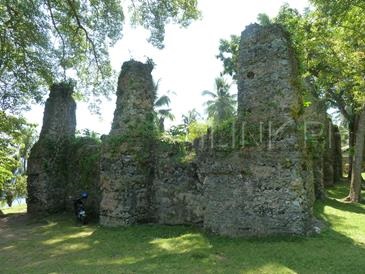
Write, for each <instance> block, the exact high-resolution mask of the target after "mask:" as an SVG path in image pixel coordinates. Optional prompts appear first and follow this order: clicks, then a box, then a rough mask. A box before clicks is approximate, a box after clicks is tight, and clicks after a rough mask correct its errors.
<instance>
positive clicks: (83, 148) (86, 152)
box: [66, 137, 101, 219]
mask: <svg viewBox="0 0 365 274" xmlns="http://www.w3.org/2000/svg"><path fill="white" fill-rule="evenodd" d="M100 149H101V144H100V142H99V141H97V140H95V139H92V138H89V137H77V138H75V139H74V140H73V142H72V143H71V144H70V146H69V149H68V150H69V154H68V161H67V175H68V178H67V185H66V210H67V211H69V212H73V210H74V208H73V199H76V198H79V197H80V194H81V193H82V192H84V191H86V192H87V193H88V194H89V196H88V199H87V200H86V202H85V209H86V212H87V214H88V216H89V217H91V218H95V219H96V218H98V217H99V206H100V199H101V192H100V186H99V183H100Z"/></svg>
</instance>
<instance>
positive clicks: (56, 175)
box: [27, 83, 76, 213]
mask: <svg viewBox="0 0 365 274" xmlns="http://www.w3.org/2000/svg"><path fill="white" fill-rule="evenodd" d="M72 93H73V88H72V86H71V84H68V83H60V84H55V85H53V86H52V87H51V89H50V95H49V98H48V100H47V101H46V105H45V110H44V117H43V126H42V131H41V133H40V137H39V140H38V142H37V143H36V144H35V145H34V146H33V148H32V150H31V153H30V157H29V161H28V171H27V173H28V199H27V204H28V212H29V213H42V212H57V211H60V210H63V209H64V207H65V203H66V198H65V197H66V191H65V189H66V188H65V186H66V184H67V164H66V163H67V161H68V158H67V156H68V155H67V153H68V145H69V143H70V142H71V140H72V138H73V136H74V134H75V127H76V116H75V111H76V103H75V101H74V99H73V98H72Z"/></svg>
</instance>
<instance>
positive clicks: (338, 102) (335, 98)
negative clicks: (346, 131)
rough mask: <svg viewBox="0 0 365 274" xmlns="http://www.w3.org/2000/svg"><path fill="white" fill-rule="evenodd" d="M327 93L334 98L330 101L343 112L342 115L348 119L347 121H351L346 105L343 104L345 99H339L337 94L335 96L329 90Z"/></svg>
mask: <svg viewBox="0 0 365 274" xmlns="http://www.w3.org/2000/svg"><path fill="white" fill-rule="evenodd" d="M327 92H328V93H329V94H330V95H331V97H332V98H333V99H330V100H329V101H330V102H332V103H333V104H335V105H336V106H337V107H338V109H339V110H340V111H341V113H342V115H343V116H344V117H345V118H346V120H347V121H350V120H351V115H350V114H349V113H348V111H347V110H346V109H345V103H344V102H343V99H342V98H341V97H339V96H338V95H337V94H335V93H334V92H333V91H332V90H328V91H327Z"/></svg>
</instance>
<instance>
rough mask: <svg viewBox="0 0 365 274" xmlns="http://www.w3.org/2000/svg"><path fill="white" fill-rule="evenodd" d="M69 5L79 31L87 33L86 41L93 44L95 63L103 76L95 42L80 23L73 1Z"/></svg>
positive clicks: (69, 1)
mask: <svg viewBox="0 0 365 274" xmlns="http://www.w3.org/2000/svg"><path fill="white" fill-rule="evenodd" d="M67 3H68V5H69V6H70V8H71V11H72V13H73V14H74V16H75V20H76V23H77V26H78V29H81V30H83V32H84V33H85V37H86V40H87V41H89V43H90V44H91V47H92V51H93V54H94V58H95V62H96V66H97V69H98V71H100V73H101V75H103V74H102V70H101V68H100V64H99V60H98V55H97V53H96V47H95V44H94V42H93V40H92V39H91V38H90V36H89V33H88V31H87V30H86V29H85V27H84V26H83V25H82V24H81V21H80V17H79V15H78V14H77V12H76V10H75V7H74V5H73V3H72V0H67Z"/></svg>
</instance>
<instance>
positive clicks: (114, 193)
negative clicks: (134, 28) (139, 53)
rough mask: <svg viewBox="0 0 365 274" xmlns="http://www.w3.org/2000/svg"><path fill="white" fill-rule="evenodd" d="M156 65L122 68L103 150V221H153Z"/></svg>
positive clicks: (132, 64)
mask: <svg viewBox="0 0 365 274" xmlns="http://www.w3.org/2000/svg"><path fill="white" fill-rule="evenodd" d="M152 69H153V66H152V65H150V64H143V63H140V62H136V61H129V62H126V63H124V64H123V66H122V71H121V73H120V76H119V79H118V89H117V105H116V110H115V112H114V120H113V124H112V129H111V131H110V134H109V135H108V136H105V137H104V138H103V144H102V152H101V191H102V200H101V204H100V223H101V224H102V225H106V226H124V225H130V224H135V223H143V222H147V221H149V220H150V219H151V216H152V209H151V199H152V194H151V188H152V181H153V176H152V172H153V168H152V162H151V157H152V156H151V154H152V153H151V150H152V147H151V145H152V141H153V132H154V124H153V103H154V100H155V89H154V84H153V80H152V76H151V71H152Z"/></svg>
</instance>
